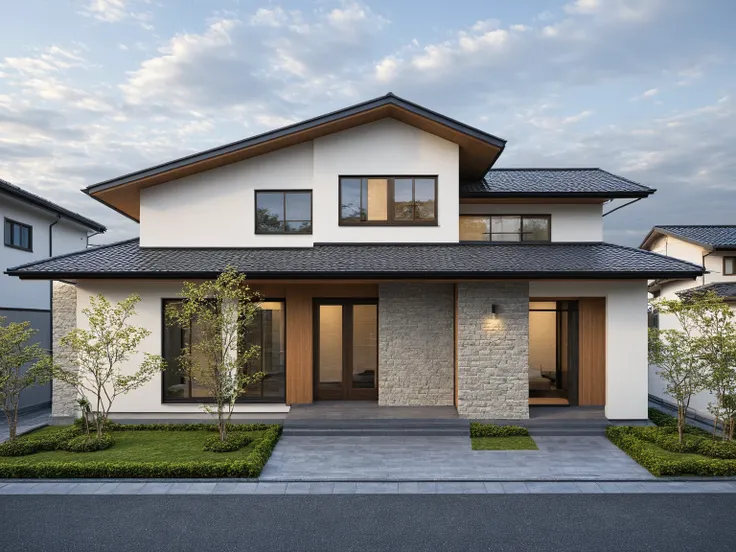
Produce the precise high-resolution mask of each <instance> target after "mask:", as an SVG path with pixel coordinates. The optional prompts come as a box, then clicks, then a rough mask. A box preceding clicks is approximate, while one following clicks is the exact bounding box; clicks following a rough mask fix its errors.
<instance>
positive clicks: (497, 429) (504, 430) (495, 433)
mask: <svg viewBox="0 0 736 552" xmlns="http://www.w3.org/2000/svg"><path fill="white" fill-rule="evenodd" d="M525 435H529V430H528V429H527V428H525V427H523V426H515V425H505V426H499V425H494V424H482V423H480V422H471V423H470V436H471V437H521V436H525Z"/></svg>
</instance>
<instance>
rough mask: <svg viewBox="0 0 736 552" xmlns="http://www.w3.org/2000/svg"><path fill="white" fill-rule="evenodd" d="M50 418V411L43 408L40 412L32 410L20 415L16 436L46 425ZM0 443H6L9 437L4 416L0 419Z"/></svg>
mask: <svg viewBox="0 0 736 552" xmlns="http://www.w3.org/2000/svg"><path fill="white" fill-rule="evenodd" d="M50 418H51V409H50V408H44V409H42V410H34V411H32V412H29V413H28V414H21V415H19V416H18V434H19V435H20V434H21V433H26V432H28V431H31V430H32V429H37V428H39V427H43V426H45V425H48V423H49V419H50ZM0 424H2V425H0V443H2V442H3V441H6V440H7V439H8V438H9V437H10V433H9V432H8V424H7V422H6V420H5V416H4V415H3V416H2V419H0Z"/></svg>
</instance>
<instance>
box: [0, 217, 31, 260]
mask: <svg viewBox="0 0 736 552" xmlns="http://www.w3.org/2000/svg"><path fill="white" fill-rule="evenodd" d="M8 224H10V235H8V233H7V232H6V229H7V226H8ZM14 225H15V226H20V227H21V229H22V228H27V229H28V247H27V248H26V247H22V246H20V245H15V244H14V243H13V226H14ZM3 234H4V236H3V243H4V244H5V247H10V248H11V249H18V250H19V251H26V252H28V253H33V226H32V225H30V224H25V223H23V222H19V221H17V220H14V219H11V218H8V217H5V219H4V221H3Z"/></svg>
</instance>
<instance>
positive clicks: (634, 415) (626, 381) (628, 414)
mask: <svg viewBox="0 0 736 552" xmlns="http://www.w3.org/2000/svg"><path fill="white" fill-rule="evenodd" d="M529 297H530V298H534V297H605V298H606V407H605V414H606V417H607V418H608V419H611V420H644V419H646V418H647V403H648V398H647V395H648V390H647V389H648V376H647V366H648V363H647V282H646V281H645V280H632V281H601V282H594V281H576V282H574V281H569V282H554V281H532V282H530V284H529Z"/></svg>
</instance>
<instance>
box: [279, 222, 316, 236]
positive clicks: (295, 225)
mask: <svg viewBox="0 0 736 552" xmlns="http://www.w3.org/2000/svg"><path fill="white" fill-rule="evenodd" d="M284 232H287V233H289V234H311V233H312V221H311V220H292V221H289V222H287V223H285V224H284Z"/></svg>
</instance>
